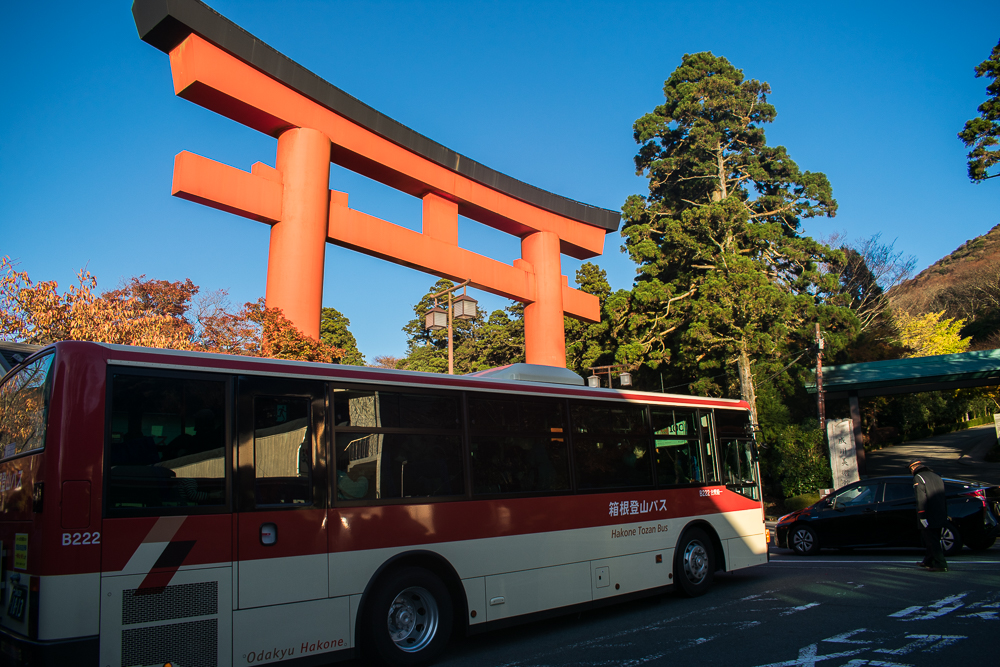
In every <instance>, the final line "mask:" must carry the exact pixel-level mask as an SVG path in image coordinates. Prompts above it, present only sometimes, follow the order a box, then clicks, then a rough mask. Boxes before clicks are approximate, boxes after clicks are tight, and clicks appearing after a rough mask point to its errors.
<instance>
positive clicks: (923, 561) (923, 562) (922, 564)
mask: <svg viewBox="0 0 1000 667" xmlns="http://www.w3.org/2000/svg"><path fill="white" fill-rule="evenodd" d="M917 565H919V566H920V567H923V568H928V567H930V566H931V564H930V563H928V562H927V561H925V560H922V561H920V562H919V563H917Z"/></svg>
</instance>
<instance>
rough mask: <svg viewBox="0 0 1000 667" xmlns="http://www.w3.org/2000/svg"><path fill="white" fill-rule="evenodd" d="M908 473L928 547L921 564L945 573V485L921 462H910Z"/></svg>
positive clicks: (918, 517)
mask: <svg viewBox="0 0 1000 667" xmlns="http://www.w3.org/2000/svg"><path fill="white" fill-rule="evenodd" d="M910 472H912V473H913V494H914V495H915V496H916V498H917V520H918V521H919V522H920V533H921V535H922V537H923V539H924V546H926V547H927V555H926V556H925V557H924V561H923V562H922V563H921V565H922V566H923V567H926V568H927V569H929V570H933V571H947V570H948V562H947V561H945V559H944V550H943V549H942V548H941V531H942V530H943V529H944V527H945V525H946V524H947V523H948V500H947V498H946V497H945V491H944V482H942V481H941V478H940V477H938V476H937V474H936V473H935V472H934V471H933V470H931V469H930V468H928V467H927V466H926V465H925V464H924V463H923V462H922V461H914V462H913V463H911V464H910Z"/></svg>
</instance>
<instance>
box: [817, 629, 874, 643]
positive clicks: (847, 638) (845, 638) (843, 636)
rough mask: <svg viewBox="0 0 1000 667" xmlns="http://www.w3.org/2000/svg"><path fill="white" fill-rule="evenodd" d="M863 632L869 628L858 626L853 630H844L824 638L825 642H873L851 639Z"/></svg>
mask: <svg viewBox="0 0 1000 667" xmlns="http://www.w3.org/2000/svg"><path fill="white" fill-rule="evenodd" d="M862 632H868V628H858V629H857V630H851V631H850V632H842V633H840V634H839V635H834V636H833V637H830V638H829V639H824V640H823V641H825V642H832V643H834V644H871V641H864V642H859V641H855V640H853V639H851V637H853V636H854V635H856V634H860V633H862Z"/></svg>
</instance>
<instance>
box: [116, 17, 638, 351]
mask: <svg viewBox="0 0 1000 667" xmlns="http://www.w3.org/2000/svg"><path fill="white" fill-rule="evenodd" d="M133 14H134V15H135V18H136V25H137V27H138V28H139V33H140V36H141V37H142V38H143V39H144V40H146V41H149V42H150V43H152V44H154V45H155V46H157V47H158V48H160V49H162V50H164V51H166V52H167V53H169V55H170V65H171V71H172V74H173V81H174V90H175V92H176V94H177V95H179V96H181V97H183V98H185V99H188V100H190V101H193V102H195V103H197V104H200V105H201V106H204V107H206V108H208V109H210V110H212V111H215V112H217V113H220V114H222V115H224V116H227V117H229V118H231V119H233V120H236V121H238V122H240V123H243V124H244V125H247V126H249V127H252V128H254V129H257V130H259V131H261V132H265V133H267V134H269V135H271V136H275V137H277V138H278V150H277V160H276V163H275V167H270V166H268V165H265V164H263V163H257V164H255V165H253V167H252V169H251V171H250V172H245V171H242V170H239V169H235V168H233V167H229V166H226V165H223V164H220V163H218V162H214V161H212V160H209V159H207V158H204V157H200V156H198V155H195V154H193V153H189V152H186V151H185V152H182V153H180V154H179V155H178V156H177V158H176V159H175V163H174V182H173V194H174V195H175V196H178V197H182V198H184V199H188V200H191V201H195V202H199V203H202V204H205V205H208V206H212V207H214V208H218V209H221V210H225V211H228V212H231V213H235V214H237V215H242V216H245V217H248V218H251V219H254V220H258V221H261V222H264V223H267V224H270V225H271V243H270V248H269V254H268V275H267V295H266V300H267V303H268V305H269V306H276V307H279V308H281V309H282V310H283V311H284V313H285V315H286V316H287V317H288V318H289V319H290V320H291V321H292V322H293V323H295V324H296V326H297V327H298V328H299V329H300V330H302V331H303V332H304V333H306V334H308V335H310V336H313V337H315V338H318V336H319V314H320V309H321V306H322V289H323V262H324V257H325V246H326V243H328V242H329V243H334V244H337V245H341V246H343V247H347V248H351V249H354V250H358V251H360V252H364V253H366V254H369V255H373V256H376V257H380V258H382V259H386V260H388V261H392V262H395V263H399V264H403V265H405V266H409V267H412V268H417V269H420V270H423V271H427V272H429V273H432V274H435V275H438V276H442V277H447V278H451V279H457V280H465V279H469V280H470V282H471V284H472V285H473V286H475V287H478V288H479V289H482V290H484V291H488V292H491V293H494V294H498V295H501V296H505V297H507V298H511V299H515V300H519V301H522V302H524V303H525V304H526V307H525V348H526V357H527V361H528V363H536V364H545V365H551V366H563V367H565V335H564V332H563V321H562V318H563V314H564V313H565V314H567V315H571V316H573V317H577V318H580V319H583V320H586V321H599V319H600V312H599V305H598V301H597V299H596V297H594V296H592V295H589V294H586V293H583V292H580V291H579V290H575V289H572V288H570V287H569V285H568V279H567V278H566V276H562V275H561V270H560V254H561V253H565V254H568V255H570V256H573V257H576V258H580V259H583V258H587V257H593V256H596V255H599V254H601V252H602V250H603V246H604V236H605V234H606V233H607V232H609V231H614V230H616V229H617V226H618V219H619V216H618V214H617V213H615V212H613V211H606V210H604V209H597V208H594V207H590V206H587V205H584V204H580V203H578V202H573V201H571V200H567V199H565V198H562V197H558V196H557V195H553V194H551V193H547V192H544V191H542V190H539V189H538V188H533V187H532V186H528V185H527V184H524V183H520V182H518V181H515V180H514V179H511V178H509V177H506V176H504V175H503V174H499V173H498V172H494V171H492V170H490V169H488V168H486V167H484V166H482V165H479V164H477V163H475V162H472V161H470V160H468V159H466V158H463V157H462V156H460V155H458V154H456V153H453V152H451V151H449V150H448V149H446V148H444V147H443V146H440V145H439V144H435V143H434V142H431V141H430V140H428V139H426V138H424V137H421V136H420V135H418V134H416V133H414V132H413V131H412V130H409V129H408V128H405V127H403V126H401V125H399V124H398V123H395V121H391V120H390V119H387V118H385V117H384V116H381V114H378V113H377V112H375V111H374V110H372V109H370V108H369V107H364V105H361V103H360V102H358V101H357V100H354V99H353V98H349V97H347V96H346V95H345V94H344V93H343V92H342V91H339V90H338V89H336V88H335V87H333V86H332V85H330V84H328V83H327V82H325V81H322V80H320V79H318V77H315V75H313V74H311V73H310V72H308V71H307V70H305V69H304V68H302V67H301V66H299V65H297V64H295V63H293V62H292V61H290V60H288V59H287V58H285V57H284V56H281V54H278V53H277V52H276V51H274V50H273V49H271V48H270V47H267V46H266V45H265V44H263V43H262V42H260V41H259V40H257V39H256V38H253V37H252V36H250V35H248V34H247V33H245V32H244V31H242V30H241V29H239V28H238V27H237V26H235V25H234V24H232V23H231V22H229V21H228V20H227V19H225V18H224V17H222V16H220V15H218V14H216V13H215V12H212V10H210V9H209V8H208V7H206V6H205V5H203V4H202V3H200V2H197V0H170V1H169V2H164V0H137V1H136V3H135V5H134V6H133ZM191 24H194V25H191ZM237 31H238V32H237ZM240 33H241V34H240ZM217 42H218V43H217ZM224 46H225V48H224ZM306 91H308V92H309V93H310V94H306ZM337 94H339V95H340V96H341V97H346V98H347V101H348V102H353V103H354V105H355V106H351V105H350V104H348V103H345V102H344V101H343V100H342V99H341V98H338V97H337ZM317 99H321V100H323V102H322V103H321V102H320V101H317ZM366 110H367V112H368V113H367V115H366V114H365V113H363V112H365V111H366ZM352 115H353V116H354V118H352V117H351V116H352ZM373 125H375V126H377V127H372V126H373ZM379 130H381V131H379ZM463 160H464V162H463ZM331 161H332V162H335V163H337V164H340V165H342V166H345V167H347V168H350V169H352V170H354V171H357V172H358V173H361V174H364V175H366V176H369V177H371V178H373V179H375V180H378V181H380V182H383V183H386V184H388V185H390V186H392V187H395V188H397V189H399V190H401V191H403V192H407V193H409V194H411V195H414V196H417V197H420V198H421V199H422V201H423V220H422V232H421V233H418V232H414V231H412V230H409V229H406V228H404V227H401V226H398V225H394V224H392V223H389V222H386V221H383V220H379V219H378V218H375V217H373V216H369V215H366V214H364V213H361V212H359V211H355V210H352V209H350V208H349V207H348V196H347V194H346V193H341V192H335V191H330V190H329V170H330V162H331ZM459 214H461V215H465V216H467V217H469V218H471V219H473V220H476V221H478V222H482V223H484V224H487V225H490V226H492V227H494V228H496V229H499V230H501V231H504V232H507V233H510V234H513V235H516V236H518V237H519V238H521V258H520V259H516V260H514V262H513V265H509V264H505V263H503V262H499V261H496V260H493V259H489V258H487V257H483V256H482V255H478V254H476V253H472V252H470V251H468V250H465V249H463V248H460V247H459V246H458V216H459Z"/></svg>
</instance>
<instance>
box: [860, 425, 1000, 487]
mask: <svg viewBox="0 0 1000 667" xmlns="http://www.w3.org/2000/svg"><path fill="white" fill-rule="evenodd" d="M995 442H996V430H995V428H994V427H993V426H992V425H988V426H977V427H976V428H970V429H968V430H966V431H957V432H955V433H946V434H944V435H939V436H934V437H932V438H924V439H922V440H913V441H911V442H907V443H903V444H901V445H893V446H890V447H886V448H885V449H880V450H877V451H873V452H867V454H866V458H867V465H868V476H869V477H878V476H880V475H908V474H910V473H909V470H907V465H908V464H909V462H910V461H912V460H913V459H920V460H922V461H925V462H926V463H927V464H928V465H929V466H930V467H931V468H933V469H934V471H935V472H937V473H938V474H939V475H941V476H942V477H950V478H952V479H963V480H969V481H977V482H984V483H986V484H993V485H1000V463H987V462H985V461H983V456H984V455H985V454H986V452H987V451H989V449H990V447H992V446H993V443H995Z"/></svg>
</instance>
